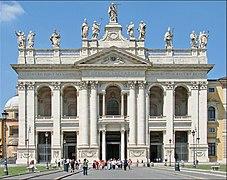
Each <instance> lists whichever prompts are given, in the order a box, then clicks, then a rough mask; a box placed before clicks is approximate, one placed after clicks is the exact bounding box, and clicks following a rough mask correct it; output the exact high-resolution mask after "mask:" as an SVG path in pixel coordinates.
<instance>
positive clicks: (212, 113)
mask: <svg viewBox="0 0 227 180" xmlns="http://www.w3.org/2000/svg"><path fill="white" fill-rule="evenodd" d="M208 121H215V108H214V107H209V108H208Z"/></svg>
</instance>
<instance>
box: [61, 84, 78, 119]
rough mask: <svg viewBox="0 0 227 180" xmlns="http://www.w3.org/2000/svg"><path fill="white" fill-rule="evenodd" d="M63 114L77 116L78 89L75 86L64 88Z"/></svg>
mask: <svg viewBox="0 0 227 180" xmlns="http://www.w3.org/2000/svg"><path fill="white" fill-rule="evenodd" d="M63 116H77V91H76V88H75V87H73V86H69V87H66V88H64V91H63Z"/></svg>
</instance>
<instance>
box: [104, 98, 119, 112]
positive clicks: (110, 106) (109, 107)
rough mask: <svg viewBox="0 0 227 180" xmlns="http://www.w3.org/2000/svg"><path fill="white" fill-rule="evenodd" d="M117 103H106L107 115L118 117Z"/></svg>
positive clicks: (114, 101)
mask: <svg viewBox="0 0 227 180" xmlns="http://www.w3.org/2000/svg"><path fill="white" fill-rule="evenodd" d="M119 109H120V108H119V103H118V102H117V101H116V100H110V101H108V102H107V115H119V114H120V112H119Z"/></svg>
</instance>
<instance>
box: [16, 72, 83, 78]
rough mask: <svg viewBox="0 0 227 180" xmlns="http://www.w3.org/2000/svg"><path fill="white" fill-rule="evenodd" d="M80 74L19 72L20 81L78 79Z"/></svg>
mask: <svg viewBox="0 0 227 180" xmlns="http://www.w3.org/2000/svg"><path fill="white" fill-rule="evenodd" d="M80 77H81V73H80V72H19V79H75V78H76V79H77V78H80Z"/></svg>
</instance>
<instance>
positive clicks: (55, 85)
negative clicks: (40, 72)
mask: <svg viewBox="0 0 227 180" xmlns="http://www.w3.org/2000/svg"><path fill="white" fill-rule="evenodd" d="M51 85H52V86H53V89H54V90H60V87H61V83H60V82H52V83H51Z"/></svg>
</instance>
